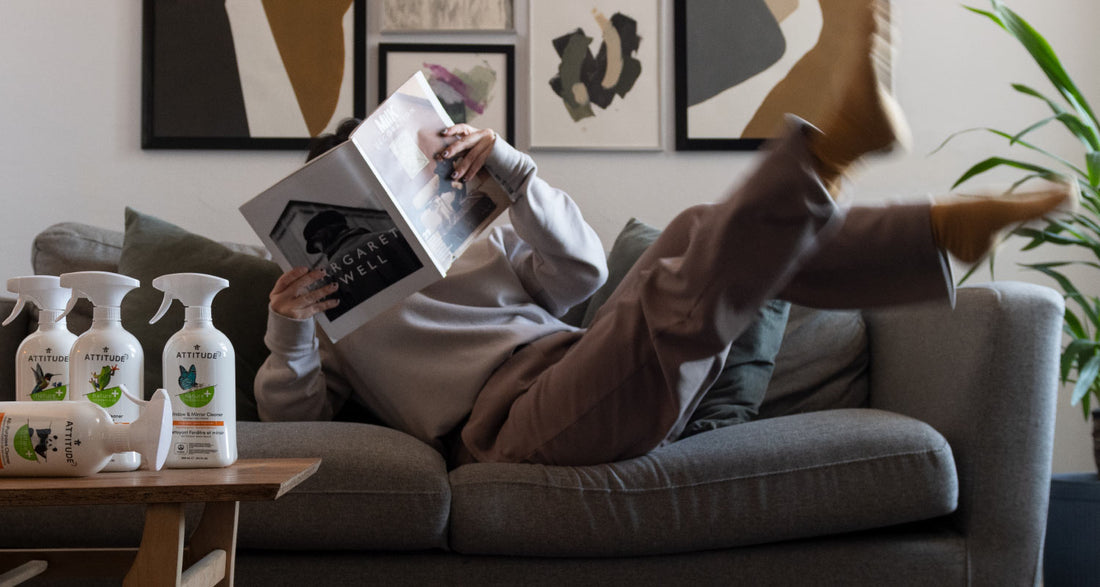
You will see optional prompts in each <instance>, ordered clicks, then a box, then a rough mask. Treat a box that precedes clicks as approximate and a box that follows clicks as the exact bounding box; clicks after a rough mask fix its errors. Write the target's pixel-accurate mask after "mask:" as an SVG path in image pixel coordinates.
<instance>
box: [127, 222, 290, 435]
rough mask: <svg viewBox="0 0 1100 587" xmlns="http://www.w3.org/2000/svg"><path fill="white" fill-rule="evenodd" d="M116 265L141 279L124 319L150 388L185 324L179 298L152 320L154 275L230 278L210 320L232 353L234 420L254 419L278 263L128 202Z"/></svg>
mask: <svg viewBox="0 0 1100 587" xmlns="http://www.w3.org/2000/svg"><path fill="white" fill-rule="evenodd" d="M118 269H119V273H122V274H124V275H129V276H131V277H134V278H136V279H138V280H140V281H141V287H140V288H138V289H136V290H134V291H133V292H131V293H130V294H128V295H127V296H126V299H125V300H123V304H122V323H123V326H125V327H126V329H127V330H129V331H130V332H132V333H133V334H134V336H136V337H138V340H140V341H141V344H142V347H143V350H144V351H145V387H146V389H147V390H151V389H156V388H158V387H160V386H161V353H162V352H163V350H164V344H165V343H166V342H167V341H168V338H169V337H170V336H171V335H172V334H173V333H175V332H176V331H177V330H179V329H180V328H181V327H182V326H183V308H182V306H181V305H180V304H178V303H175V304H173V305H172V308H171V309H170V310H169V311H168V313H167V314H165V316H164V318H162V319H161V320H160V321H159V322H157V323H156V324H149V319H150V318H152V317H153V314H154V313H156V311H157V308H158V307H160V302H161V298H162V297H163V295H164V294H163V293H161V292H160V291H158V290H156V289H154V288H153V287H152V281H153V279H154V278H156V277H159V276H161V275H165V274H168V273H206V274H209V275H216V276H218V277H223V278H225V279H228V280H229V287H228V288H227V289H225V290H223V291H222V292H220V293H218V295H217V296H216V297H215V298H214V303H213V307H212V309H211V311H212V312H213V316H214V326H215V327H216V328H218V329H219V330H221V331H222V332H223V333H225V335H226V336H228V337H229V340H230V341H232V343H233V350H234V352H235V354H236V369H237V373H236V379H237V419H238V420H259V414H258V413H257V409H256V399H255V395H254V393H253V389H252V387H253V380H254V379H255V377H256V371H258V370H259V368H260V365H262V364H263V362H264V360H265V359H266V358H267V355H268V350H267V346H266V345H264V341H263V338H264V333H265V332H266V331H267V304H268V293H269V292H270V291H271V287H272V286H273V285H275V280H276V279H278V278H279V275H281V274H282V272H281V271H280V269H279V266H278V265H276V264H275V263H274V262H272V261H268V260H266V259H263V258H260V257H258V256H256V255H254V254H250V253H248V252H240V251H235V250H233V249H231V248H229V247H228V246H226V245H225V244H223V243H219V242H216V241H213V240H211V239H208V238H206V237H203V236H199V235H197V234H194V233H191V232H189V231H187V230H185V229H183V228H180V227H179V226H176V225H174V224H170V223H168V222H165V221H163V220H161V219H159V218H155V217H153V216H149V215H146V214H142V213H140V212H137V211H135V210H132V209H130V208H127V209H126V229H125V233H124V236H123V242H122V254H121V257H120V259H119V263H118Z"/></svg>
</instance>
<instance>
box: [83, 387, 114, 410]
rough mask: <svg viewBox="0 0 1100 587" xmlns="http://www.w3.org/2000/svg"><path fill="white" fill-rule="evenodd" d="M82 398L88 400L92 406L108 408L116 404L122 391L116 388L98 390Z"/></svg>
mask: <svg viewBox="0 0 1100 587" xmlns="http://www.w3.org/2000/svg"><path fill="white" fill-rule="evenodd" d="M84 397H86V398H88V400H89V401H91V402H92V403H94V404H97V405H99V406H100V407H103V408H110V407H111V406H113V405H115V404H117V403H118V400H119V399H121V398H122V389H120V388H118V387H110V388H107V389H99V390H96V391H93V392H91V393H89V394H86V395H85V396H84Z"/></svg>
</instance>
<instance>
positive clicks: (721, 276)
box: [461, 126, 954, 465]
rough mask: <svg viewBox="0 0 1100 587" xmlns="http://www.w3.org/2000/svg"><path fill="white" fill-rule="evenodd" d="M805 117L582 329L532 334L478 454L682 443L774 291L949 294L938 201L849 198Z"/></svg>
mask: <svg viewBox="0 0 1100 587" xmlns="http://www.w3.org/2000/svg"><path fill="white" fill-rule="evenodd" d="M810 132H816V131H813V130H812V129H810V128H808V127H806V126H800V127H798V128H795V129H793V130H792V131H791V133H790V134H789V135H788V136H787V137H785V138H784V139H782V140H780V141H777V142H776V144H775V145H774V146H773V147H772V148H771V150H770V151H769V152H768V154H767V155H766V156H765V157H764V159H763V160H762V162H761V164H760V165H759V167H758V168H757V169H756V170H755V171H754V172H753V173H752V174H751V176H750V177H749V179H748V180H747V182H746V183H745V184H743V185H742V186H740V187H739V188H737V189H735V190H734V191H733V193H732V194H731V195H730V196H729V197H728V198H727V199H726V200H725V201H723V202H721V203H719V204H714V205H702V206H695V207H692V208H690V209H688V210H686V211H685V212H683V213H681V214H680V215H679V216H677V217H676V218H675V219H673V221H672V222H671V223H670V224H669V226H668V227H667V228H666V229H665V230H664V231H663V233H662V234H661V236H660V237H659V238H658V239H657V241H656V242H654V244H653V245H652V246H651V247H650V249H649V250H648V251H647V252H646V253H645V254H644V255H643V256H642V257H641V258H640V259H639V260H638V262H637V263H636V264H635V265H634V267H633V268H632V269H631V271H630V272H629V273H628V274H627V276H626V277H625V278H624V279H623V281H622V283H621V284H620V286H619V287H618V289H616V291H615V293H614V294H613V295H612V296H611V298H610V299H609V300H608V301H607V303H606V304H604V306H603V307H602V308H601V309H600V311H599V312H598V314H597V315H596V317H595V319H594V320H593V321H592V324H591V325H590V327H589V329H588V330H587V331H584V332H561V333H557V334H554V335H550V336H547V337H545V338H542V339H540V340H537V341H535V342H534V343H532V344H529V345H527V346H524V347H522V348H521V349H519V350H518V351H517V352H516V354H514V355H513V356H512V357H511V358H510V359H509V360H508V361H506V362H505V363H504V364H503V365H502V366H501V367H500V368H499V369H498V370H497V371H496V372H495V373H494V374H493V375H492V376H491V378H490V379H489V381H488V382H487V383H486V385H485V387H484V388H483V389H482V391H481V393H480V394H479V396H478V399H477V401H476V402H475V405H474V407H473V410H472V412H471V415H470V419H469V420H468V422H467V424H466V425H465V427H464V428H463V429H462V433H461V436H462V442H463V445H464V448H465V449H466V451H468V452H469V454H470V455H471V456H472V457H473V458H474V459H475V460H478V461H483V462H484V461H502V462H535V463H544V464H557V465H586V464H596V463H605V462H612V461H616V460H622V459H627V458H632V457H637V456H640V455H643V454H645V453H647V452H649V451H651V450H653V449H654V448H656V447H658V446H660V445H661V444H663V443H666V442H669V441H671V440H675V439H676V438H677V437H678V436H679V434H680V432H681V431H682V430H683V428H684V426H685V425H686V424H687V421H688V419H689V418H690V416H691V414H692V412H693V411H694V409H695V407H696V406H697V405H698V403H699V401H700V400H701V399H702V396H703V395H704V394H705V392H706V391H707V389H708V388H709V387H710V385H711V384H712V383H713V381H714V379H715V378H716V377H717V376H718V373H719V371H720V370H721V369H722V365H723V362H724V361H725V357H726V353H727V352H728V350H729V346H730V343H731V342H732V341H733V340H735V339H736V338H737V336H738V335H739V334H740V333H741V332H742V331H744V329H745V328H746V327H747V326H748V325H749V323H750V321H751V320H752V319H753V317H754V316H755V313H756V310H757V308H758V307H759V306H760V305H761V304H763V303H764V302H765V301H766V300H769V299H772V298H781V299H786V300H789V301H792V302H795V303H799V304H803V305H808V306H813V307H829V308H862V307H869V306H881V305H887V304H901V303H909V302H916V301H923V300H931V299H943V300H948V301H953V297H954V289H953V285H952V282H951V278H950V270H949V266H948V265H947V261H946V259H945V257H944V255H943V253H942V252H941V251H940V250H939V249H938V248H937V247H936V245H935V243H934V241H933V236H932V229H931V225H930V221H929V204H928V203H920V204H903V205H889V206H877V207H862V206H861V207H852V208H848V209H841V208H838V207H837V206H836V205H835V204H834V202H833V201H832V199H831V198H830V197H829V194H828V192H827V191H826V190H825V188H824V186H823V185H822V184H821V182H820V181H819V180H818V178H817V176H816V175H815V173H814V171H813V167H812V164H811V162H812V156H811V155H810V152H809V149H808V141H807V136H808V133H810Z"/></svg>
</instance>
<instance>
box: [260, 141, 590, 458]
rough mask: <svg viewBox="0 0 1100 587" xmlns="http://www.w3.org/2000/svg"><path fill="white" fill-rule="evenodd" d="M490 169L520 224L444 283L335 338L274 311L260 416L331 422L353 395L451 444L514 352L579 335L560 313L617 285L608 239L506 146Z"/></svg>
mask: <svg viewBox="0 0 1100 587" xmlns="http://www.w3.org/2000/svg"><path fill="white" fill-rule="evenodd" d="M485 168H486V169H487V170H488V171H489V173H491V174H492V175H493V177H495V178H496V179H497V181H499V182H500V184H501V185H502V186H504V189H505V191H506V192H507V193H508V194H509V197H511V199H512V201H513V204H512V205H511V206H510V207H509V215H510V219H511V226H506V227H498V228H494V229H493V230H491V231H490V232H489V233H488V234H487V235H486V236H484V237H483V238H481V239H479V240H478V241H477V242H475V243H474V244H472V245H471V246H470V247H469V248H468V249H467V250H466V251H465V252H464V253H463V254H462V256H461V257H460V258H459V259H457V260H456V261H455V263H454V264H453V265H452V266H451V269H450V271H449V272H448V274H447V277H445V278H444V279H443V280H441V281H438V282H436V283H434V284H432V285H430V286H428V287H427V288H425V289H423V290H421V291H420V292H419V293H417V294H414V295H412V296H410V297H409V298H407V299H405V300H404V301H403V302H401V303H400V304H398V305H397V306H395V307H393V308H391V309H390V310H388V311H386V312H384V313H383V314H381V315H379V316H378V317H376V318H375V319H373V320H371V321H370V322H368V323H367V324H365V325H363V326H362V327H360V328H359V329H358V330H356V331H355V332H352V333H351V334H349V335H347V336H345V337H344V338H342V339H340V340H339V341H338V342H336V343H332V342H330V341H329V339H328V338H327V337H326V336H324V335H321V336H318V335H317V333H316V332H315V328H314V321H313V319H308V320H294V319H291V318H287V317H285V316H282V315H280V314H277V313H275V312H273V311H270V310H269V312H268V325H267V334H266V336H265V337H264V342H265V343H266V344H267V347H268V348H269V349H270V350H271V354H270V356H269V357H268V359H267V361H266V362H265V363H264V365H263V366H262V367H261V368H260V371H259V373H258V374H257V376H256V400H257V403H258V404H259V412H260V418H261V419H263V420H329V419H331V418H332V417H333V414H334V413H335V412H336V411H338V410H339V409H340V407H341V406H342V405H343V404H344V402H345V401H347V400H348V398H349V397H350V396H351V395H352V394H355V396H356V397H357V399H358V401H360V402H361V403H362V404H363V405H365V406H366V407H368V408H369V409H370V410H371V411H372V412H374V413H375V414H376V415H378V416H379V417H380V418H381V419H382V420H383V421H384V422H385V423H386V424H388V425H389V426H392V427H394V428H396V429H398V430H402V431H404V432H407V433H409V434H411V435H413V436H415V437H416V438H419V439H420V440H423V441H424V442H427V443H429V444H432V445H433V446H436V447H441V445H442V443H441V438H442V437H443V436H445V435H446V434H447V433H448V432H450V431H451V430H452V429H454V428H455V427H456V426H457V425H458V424H459V423H460V422H462V420H463V419H465V417H466V416H467V415H468V414H469V413H470V410H471V408H472V406H473V404H474V400H475V399H476V397H477V394H478V393H479V392H480V390H481V388H482V386H483V385H484V383H485V381H486V380H487V379H488V378H489V376H490V375H491V374H492V372H493V371H494V370H495V369H496V368H497V367H498V366H499V365H500V364H501V363H503V362H504V361H505V360H506V359H508V357H509V356H511V354H512V353H513V352H514V351H515V349H516V347H518V346H520V345H523V344H526V343H529V342H531V341H533V340H536V339H538V338H540V337H543V336H546V335H547V334H551V333H553V332H558V331H562V330H573V328H572V327H571V326H569V325H567V324H565V323H563V322H561V321H560V320H559V319H558V318H559V317H560V316H562V315H563V314H564V313H565V312H566V310H568V309H569V308H570V307H572V306H574V305H576V304H577V303H579V302H581V301H583V300H585V299H587V298H588V296H589V295H591V294H592V293H593V292H594V291H595V290H596V289H598V288H599V286H600V285H601V284H603V282H604V280H606V279H607V265H606V261H605V258H604V250H603V245H602V243H601V242H600V239H599V237H598V236H597V235H596V233H595V231H593V230H592V228H591V227H589V226H588V224H586V223H585V221H584V219H583V218H582V217H581V213H580V210H579V209H578V208H577V206H576V204H575V203H574V202H573V200H571V199H570V198H569V196H568V195H566V194H565V193H564V192H562V191H561V190H557V189H554V188H552V187H550V186H549V185H548V184H547V183H546V182H545V181H542V180H541V179H539V178H538V177H536V175H535V171H536V167H535V163H534V161H532V160H531V158H530V157H528V156H527V155H525V154H523V153H520V152H519V151H517V150H515V149H514V148H512V147H511V146H510V145H508V144H507V143H506V142H505V141H504V140H502V139H499V138H498V139H497V141H496V144H495V145H494V147H493V150H492V153H491V154H490V156H489V158H488V160H487V161H486V164H485Z"/></svg>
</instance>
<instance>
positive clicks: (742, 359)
mask: <svg viewBox="0 0 1100 587" xmlns="http://www.w3.org/2000/svg"><path fill="white" fill-rule="evenodd" d="M660 234H661V231H660V230H659V229H657V228H654V227H652V226H650V225H648V224H646V223H644V222H641V221H639V220H637V219H634V218H631V219H630V220H629V221H628V222H627V223H626V226H625V227H624V228H623V230H622V232H620V233H619V236H618V237H616V239H615V243H614V244H613V245H612V246H611V252H610V253H608V256H607V272H608V278H607V283H605V284H604V285H603V286H602V287H601V288H600V289H599V290H598V291H597V292H596V293H594V294H592V297H591V299H590V300H589V302H588V305H587V307H586V308H585V314H584V319H583V320H582V322H581V325H582V326H588V325H589V324H590V323H591V322H592V319H593V318H594V317H595V315H596V312H597V311H598V310H599V309H600V306H602V305H603V304H604V302H606V301H607V298H608V297H610V296H611V293H612V292H614V291H615V288H617V287H618V286H619V282H620V281H622V279H623V277H625V276H626V273H627V272H628V271H630V268H631V267H633V266H634V263H635V261H637V260H638V257H640V256H641V254H642V253H643V252H645V250H646V249H647V248H649V246H650V245H651V244H653V241H655V240H657V237H658V236H659V235H660ZM789 311H790V304H789V303H787V302H784V301H780V300H772V301H770V302H768V303H767V304H765V305H764V306H763V307H761V308H760V310H759V311H758V313H757V317H756V319H755V320H754V321H753V322H752V324H750V325H749V327H748V328H747V329H746V330H745V332H743V333H742V334H741V336H740V337H738V338H737V340H735V341H734V342H733V344H732V346H731V347H730V354H729V356H728V357H727V358H726V363H725V365H724V366H723V368H722V372H721V374H719V376H718V379H717V380H716V381H715V382H714V384H713V385H712V386H711V388H710V389H709V390H707V393H706V395H704V396H703V399H702V401H701V402H700V403H699V407H698V408H696V410H695V412H694V414H692V416H691V420H690V421H689V422H688V425H687V427H686V428H685V430H684V431H683V433H682V434H681V435H680V437H681V438H684V437H687V436H691V435H693V434H698V433H700V432H705V431H707V430H714V429H715V428H721V427H723V426H729V425H731V424H738V423H741V422H747V421H749V420H751V419H753V418H754V417H755V416H756V414H757V412H758V411H759V409H760V404H761V403H762V402H763V401H764V394H765V392H767V389H768V383H769V381H770V380H771V376H772V372H773V371H774V369H775V357H776V355H777V354H778V353H779V347H780V343H782V341H783V332H784V330H785V329H786V326H787V316H788V314H789Z"/></svg>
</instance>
